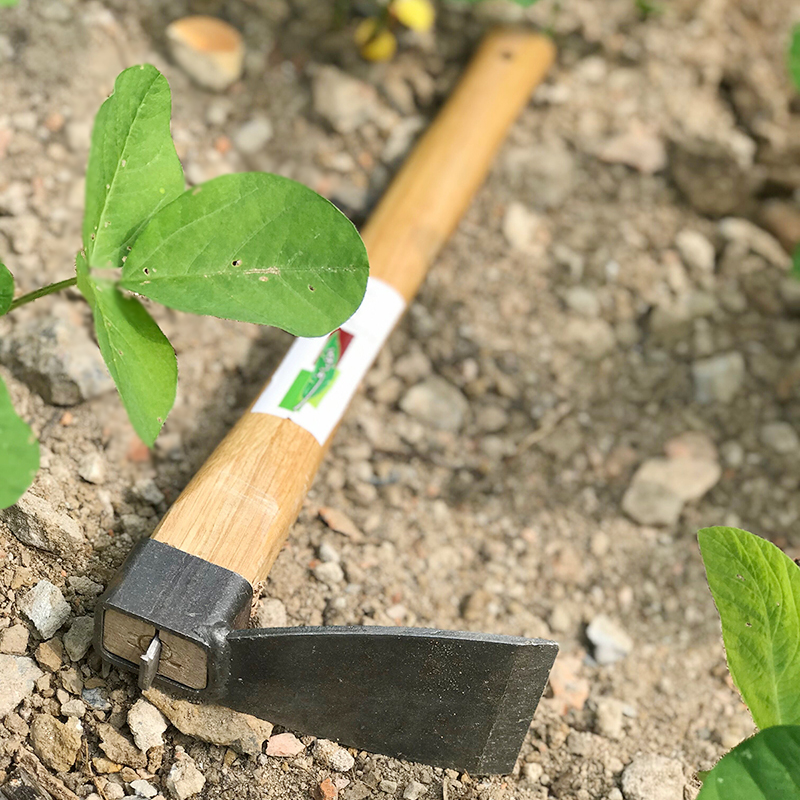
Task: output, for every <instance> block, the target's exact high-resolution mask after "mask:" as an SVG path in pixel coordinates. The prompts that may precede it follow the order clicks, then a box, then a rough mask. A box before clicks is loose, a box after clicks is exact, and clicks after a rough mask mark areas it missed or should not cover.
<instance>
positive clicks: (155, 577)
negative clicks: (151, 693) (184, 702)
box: [94, 539, 253, 699]
mask: <svg viewBox="0 0 800 800" xmlns="http://www.w3.org/2000/svg"><path fill="white" fill-rule="evenodd" d="M252 596H253V587H252V586H251V585H250V583H249V582H248V581H247V580H245V579H244V578H243V577H242V576H241V575H239V574H237V573H236V572H231V571H230V570H227V569H224V568H223V567H218V566H217V565H216V564H212V563H210V562H208V561H205V560H204V559H202V558H198V557H197V556H193V555H189V554H188V553H184V552H183V551H182V550H178V549H177V548H175V547H172V546H170V545H168V544H164V543H163V542H158V541H155V540H154V539H144V540H142V541H141V542H139V543H138V544H137V545H136V546H135V547H134V548H133V550H132V551H131V553H130V555H129V556H128V558H127V559H126V560H125V563H124V564H123V565H122V567H120V569H119V570H118V571H117V573H116V575H115V576H114V578H113V579H112V580H111V583H110V584H109V586H108V588H107V589H106V591H105V592H104V593H103V595H102V596H101V597H100V599H99V601H98V605H97V609H96V611H95V630H94V644H95V649H96V650H97V652H99V653H100V654H101V656H102V657H103V658H104V659H106V660H108V661H110V662H111V663H113V664H115V665H116V666H118V667H121V668H122V669H125V670H128V671H130V670H133V671H138V668H139V667H138V664H134V663H132V662H131V661H128V660H126V659H124V658H121V657H119V656H117V655H115V654H114V653H111V652H109V651H108V650H106V649H105V647H104V646H103V621H104V616H105V612H106V611H107V610H109V609H114V610H116V611H119V612H121V613H123V614H127V615H129V616H131V617H135V618H137V619H140V620H143V621H144V622H147V623H150V624H151V625H153V626H154V627H155V628H156V630H158V631H169V632H170V633H173V634H175V635H177V636H180V637H183V638H184V639H188V640H189V641H190V642H192V643H194V644H196V645H197V646H199V647H201V648H202V649H203V650H205V652H206V657H207V664H208V683H207V686H206V687H205V688H204V689H201V690H193V689H189V688H187V687H186V686H184V685H182V684H180V683H177V682H176V681H173V680H170V679H169V678H166V677H164V676H162V675H158V676H157V677H156V679H155V681H154V683H155V684H156V685H162V686H168V687H170V688H176V689H180V690H182V691H184V692H186V693H188V694H190V695H194V696H196V697H201V696H202V697H203V698H204V699H214V698H219V697H222V696H224V695H225V693H226V688H227V684H228V680H229V678H230V653H229V646H228V642H227V636H228V633H229V632H230V631H231V630H235V629H237V628H245V627H247V623H248V620H249V616H250V604H251V601H252Z"/></svg>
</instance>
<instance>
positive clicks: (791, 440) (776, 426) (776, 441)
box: [761, 422, 800, 455]
mask: <svg viewBox="0 0 800 800" xmlns="http://www.w3.org/2000/svg"><path fill="white" fill-rule="evenodd" d="M761 442H762V444H764V445H766V446H767V447H769V448H771V449H772V450H774V451H775V452H776V453H781V454H782V455H786V454H787V453H793V452H795V451H796V450H797V448H798V446H800V439H798V436H797V432H796V431H795V429H794V428H793V427H792V426H791V425H790V424H789V423H788V422H768V423H767V424H766V425H764V426H763V427H762V428H761Z"/></svg>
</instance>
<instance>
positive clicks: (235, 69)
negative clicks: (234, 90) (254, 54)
mask: <svg viewBox="0 0 800 800" xmlns="http://www.w3.org/2000/svg"><path fill="white" fill-rule="evenodd" d="M166 35H167V43H168V44H169V49H170V53H171V55H172V57H173V58H174V59H175V61H176V62H177V63H178V64H179V65H180V66H181V67H182V68H183V70H184V71H185V72H186V74H187V75H189V77H190V78H192V80H194V81H195V83H197V84H199V85H200V86H203V87H204V88H206V89H212V90H214V91H218V92H221V91H223V90H224V89H227V88H228V87H229V86H230V85H231V84H233V83H235V82H236V81H238V80H239V78H240V77H241V76H242V69H243V67H244V55H245V47H244V41H243V40H242V35H241V33H239V31H237V30H236V28H234V27H233V26H232V25H229V24H228V23H227V22H223V21H222V20H221V19H217V18H216V17H207V16H202V15H197V16H191V17H182V18H181V19H178V20H175V22H172V23H170V24H169V25H168V26H167V29H166Z"/></svg>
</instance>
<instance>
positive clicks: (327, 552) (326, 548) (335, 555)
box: [319, 541, 342, 564]
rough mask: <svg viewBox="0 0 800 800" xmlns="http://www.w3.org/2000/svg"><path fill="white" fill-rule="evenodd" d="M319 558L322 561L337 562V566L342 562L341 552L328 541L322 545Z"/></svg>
mask: <svg viewBox="0 0 800 800" xmlns="http://www.w3.org/2000/svg"><path fill="white" fill-rule="evenodd" d="M319 557H320V559H321V560H322V561H335V562H336V563H337V564H338V563H339V562H340V561H341V560H342V557H341V555H340V554H339V551H338V550H337V549H336V548H335V547H334V546H333V545H332V544H331V543H330V542H328V541H323V542H322V544H320V546H319Z"/></svg>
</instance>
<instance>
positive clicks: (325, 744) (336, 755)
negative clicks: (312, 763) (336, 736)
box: [314, 739, 356, 772]
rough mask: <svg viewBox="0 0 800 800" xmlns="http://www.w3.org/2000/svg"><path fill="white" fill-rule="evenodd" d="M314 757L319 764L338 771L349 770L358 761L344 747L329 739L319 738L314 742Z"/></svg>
mask: <svg viewBox="0 0 800 800" xmlns="http://www.w3.org/2000/svg"><path fill="white" fill-rule="evenodd" d="M314 758H315V759H316V761H317V763H318V764H321V765H322V766H323V767H328V768H329V769H333V770H336V772H348V771H349V770H351V769H353V766H354V765H355V763H356V762H355V759H354V758H353V756H351V755H350V753H348V752H347V750H345V749H344V747H340V746H339V745H338V744H336V742H331V741H330V740H329V739H317V741H316V742H315V743H314Z"/></svg>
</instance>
